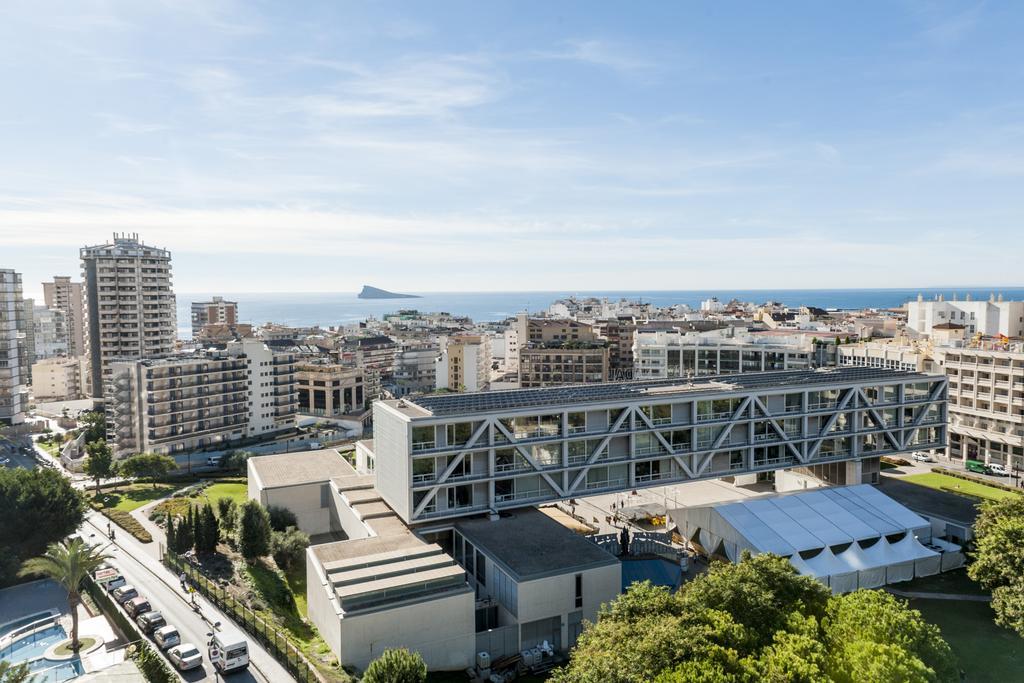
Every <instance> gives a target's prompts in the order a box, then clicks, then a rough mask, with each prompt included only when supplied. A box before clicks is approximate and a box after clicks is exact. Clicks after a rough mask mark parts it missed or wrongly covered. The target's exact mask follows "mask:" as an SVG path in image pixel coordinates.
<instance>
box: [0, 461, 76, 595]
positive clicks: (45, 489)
mask: <svg viewBox="0 0 1024 683" xmlns="http://www.w3.org/2000/svg"><path fill="white" fill-rule="evenodd" d="M84 518H85V500H84V498H83V496H82V494H81V493H80V492H79V491H77V490H76V489H75V488H74V487H72V486H71V483H70V482H69V481H68V479H67V478H66V477H63V476H62V475H61V474H60V473H59V472H57V471H55V470H53V469H50V468H38V469H34V470H27V469H24V468H20V467H16V468H11V467H0V520H3V521H2V522H0V548H2V549H3V551H2V552H0V585H5V584H7V583H9V582H11V581H13V580H14V578H15V576H16V575H17V572H18V569H19V568H20V566H21V563H22V562H23V561H25V560H27V559H28V558H30V557H35V556H36V555H39V554H41V553H43V552H44V551H45V550H46V548H47V546H48V545H49V544H50V543H53V542H55V541H59V540H60V539H62V538H64V537H65V536H67V535H68V534H70V533H71V532H73V531H74V530H75V529H77V528H78V527H79V525H81V524H82V521H83V519H84ZM26 530H31V533H26Z"/></svg>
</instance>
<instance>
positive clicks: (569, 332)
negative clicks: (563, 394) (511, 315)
mask: <svg viewBox="0 0 1024 683" xmlns="http://www.w3.org/2000/svg"><path fill="white" fill-rule="evenodd" d="M515 327H516V340H517V345H518V349H519V385H520V386H521V387H522V388H524V389H527V388H533V387H550V386H557V385H559V384H589V383H593V382H607V381H608V376H609V349H608V342H607V341H605V340H604V339H600V338H598V336H597V335H596V334H595V333H594V329H593V328H592V327H591V326H590V325H587V324H586V323H581V322H577V321H575V320H567V319H554V318H530V317H529V316H527V315H526V314H525V313H520V314H519V315H517V316H516V324H515Z"/></svg>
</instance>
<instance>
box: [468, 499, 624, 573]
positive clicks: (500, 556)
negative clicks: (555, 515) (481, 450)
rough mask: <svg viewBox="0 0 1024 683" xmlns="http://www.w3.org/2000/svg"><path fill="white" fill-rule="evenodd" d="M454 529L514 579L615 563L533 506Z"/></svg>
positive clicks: (601, 551)
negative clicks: (494, 518) (495, 518)
mask: <svg viewBox="0 0 1024 683" xmlns="http://www.w3.org/2000/svg"><path fill="white" fill-rule="evenodd" d="M455 529H456V531H458V532H459V533H461V534H462V535H463V536H465V537H466V539H467V540H468V541H469V542H470V543H472V544H473V545H474V546H476V547H478V548H480V549H481V550H482V551H483V552H484V554H486V555H487V556H488V557H490V558H491V559H492V560H494V561H495V562H497V563H498V564H499V565H501V566H502V568H503V569H504V570H505V571H507V572H509V574H510V575H511V576H512V578H514V579H516V580H517V581H529V580H530V579H539V578H542V577H544V576H552V575H556V574H567V573H570V572H574V571H579V570H582V569H589V568H593V567H599V566H603V565H611V564H617V563H618V560H617V559H616V558H615V557H614V556H613V555H611V554H610V553H608V552H606V551H604V550H602V549H601V548H599V547H597V545H596V544H594V543H592V542H590V541H589V540H587V539H586V538H584V537H583V536H580V535H579V534H577V533H575V532H573V531H570V530H569V529H567V528H565V527H564V526H562V525H561V524H559V523H558V522H556V521H555V520H553V519H551V518H550V517H548V516H547V515H545V514H544V513H542V512H540V511H538V510H536V509H534V508H522V509H520V510H514V511H512V512H509V513H502V514H501V516H500V517H499V518H498V519H497V520H493V521H492V520H491V519H489V518H487V517H483V518H477V519H468V520H460V521H458V522H456V523H455Z"/></svg>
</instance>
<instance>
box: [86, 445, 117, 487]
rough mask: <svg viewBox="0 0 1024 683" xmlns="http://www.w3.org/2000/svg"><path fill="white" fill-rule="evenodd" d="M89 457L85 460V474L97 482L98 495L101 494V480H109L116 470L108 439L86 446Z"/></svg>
mask: <svg viewBox="0 0 1024 683" xmlns="http://www.w3.org/2000/svg"><path fill="white" fill-rule="evenodd" d="M85 452H86V453H88V454H89V457H88V458H86V459H85V473H86V474H88V475H89V476H90V477H92V478H93V479H95V480H96V495H97V496H98V495H99V494H100V479H109V478H110V476H111V475H112V474H113V470H114V454H113V452H112V451H111V450H110V446H108V445H107V441H106V439H99V440H97V441H93V442H92V443H87V444H86V445H85Z"/></svg>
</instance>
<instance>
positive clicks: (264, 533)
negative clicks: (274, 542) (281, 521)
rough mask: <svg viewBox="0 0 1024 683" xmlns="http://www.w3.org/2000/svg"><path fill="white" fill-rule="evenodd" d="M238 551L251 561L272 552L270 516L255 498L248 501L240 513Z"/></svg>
mask: <svg viewBox="0 0 1024 683" xmlns="http://www.w3.org/2000/svg"><path fill="white" fill-rule="evenodd" d="M238 551H239V552H240V553H242V557H244V558H245V559H246V560H248V561H250V562H251V561H253V560H255V559H256V558H258V557H264V556H266V555H269V554H270V516H269V515H268V514H267V511H266V510H265V509H264V508H263V506H262V505H260V504H259V503H257V502H256V501H255V500H249V501H246V502H245V504H244V505H242V508H241V512H240V513H239V520H238Z"/></svg>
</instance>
